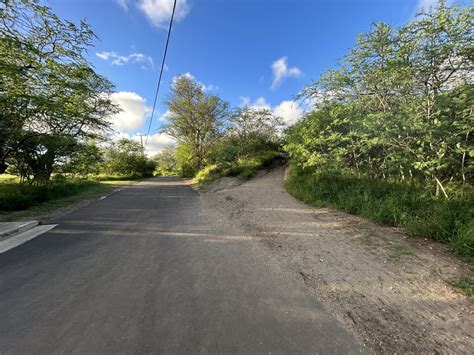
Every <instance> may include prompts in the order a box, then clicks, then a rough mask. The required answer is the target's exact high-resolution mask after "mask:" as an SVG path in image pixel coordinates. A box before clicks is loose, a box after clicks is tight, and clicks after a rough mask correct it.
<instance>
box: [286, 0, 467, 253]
mask: <svg viewBox="0 0 474 355" xmlns="http://www.w3.org/2000/svg"><path fill="white" fill-rule="evenodd" d="M473 11H474V9H473V7H472V6H471V7H465V8H460V7H457V6H454V7H446V6H445V3H444V2H443V1H441V2H440V3H439V6H438V8H437V9H436V11H433V12H431V13H428V14H423V15H421V16H419V17H418V18H417V19H416V20H415V21H413V22H411V23H409V24H407V25H405V26H403V27H401V28H392V27H390V26H388V25H387V24H384V23H379V24H375V25H374V26H373V28H372V30H371V31H370V32H369V33H365V34H362V35H360V36H359V38H358V40H357V43H356V45H355V46H354V47H353V48H352V49H351V50H350V51H349V53H348V54H347V55H346V56H345V57H344V60H343V63H342V65H341V66H340V67H339V68H337V69H332V70H329V71H327V72H326V73H324V74H323V75H322V77H321V78H320V79H319V80H318V81H316V82H313V83H311V84H309V85H308V86H306V88H305V89H304V91H303V92H302V93H301V97H302V98H304V99H305V100H307V101H309V102H311V103H312V104H313V105H314V107H315V108H314V110H312V111H311V112H309V113H308V114H307V115H306V116H305V117H304V118H303V119H302V120H301V121H300V122H298V123H297V124H296V125H294V126H293V127H291V128H290V129H289V130H288V131H287V134H286V137H285V141H286V143H285V149H286V150H287V152H288V154H289V156H290V158H291V162H292V168H291V174H290V177H289V180H288V181H287V188H288V191H289V192H290V193H292V194H294V195H295V196H296V197H298V198H300V199H302V200H304V201H306V202H308V203H311V204H313V205H315V206H331V207H336V208H340V209H342V210H344V211H347V212H349V213H354V214H359V215H362V216H364V217H367V218H370V219H372V220H373V221H375V222H378V223H385V224H390V225H394V226H399V227H403V228H405V229H406V231H407V232H408V233H409V234H412V235H419V236H424V237H428V238H433V239H436V240H439V241H441V242H445V243H448V244H450V245H451V246H452V247H453V249H454V250H455V251H456V252H457V253H458V254H460V255H463V256H466V257H471V258H472V257H473V256H474V198H473V197H474V195H473V188H472V177H473V165H472V158H473V156H474V145H473V143H474V141H473V132H472V129H473V127H474V117H473V108H474V66H473V57H472V53H473V43H474V34H473V31H472V23H473Z"/></svg>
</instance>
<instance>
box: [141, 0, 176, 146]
mask: <svg viewBox="0 0 474 355" xmlns="http://www.w3.org/2000/svg"><path fill="white" fill-rule="evenodd" d="M176 2H177V0H174V4H173V12H172V13H171V19H170V26H169V28H168V36H167V37H166V45H165V52H164V53H163V60H162V62H161V69H160V76H159V78H158V85H157V86H156V92H155V100H154V101H153V110H152V111H151V117H150V123H149V124H148V131H147V133H146V138H145V145H144V147H146V144H147V143H148V137H149V136H150V130H151V123H152V122H153V116H154V115H155V107H156V100H157V98H158V92H159V91H160V84H161V77H162V76H163V69H164V67H165V60H166V53H168V43H169V42H170V35H171V28H172V27H173V19H174V12H175V10H176Z"/></svg>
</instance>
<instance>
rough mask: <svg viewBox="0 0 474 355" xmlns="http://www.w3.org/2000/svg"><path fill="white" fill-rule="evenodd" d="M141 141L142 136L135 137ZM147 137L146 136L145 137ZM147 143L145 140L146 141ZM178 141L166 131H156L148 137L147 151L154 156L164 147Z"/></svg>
mask: <svg viewBox="0 0 474 355" xmlns="http://www.w3.org/2000/svg"><path fill="white" fill-rule="evenodd" d="M133 139H134V140H136V141H137V142H140V136H135V137H133ZM143 139H145V137H143ZM144 143H145V142H144ZM174 143H176V140H175V139H174V138H173V137H171V136H170V135H168V134H166V133H156V134H153V135H151V136H149V137H148V141H147V144H146V147H145V152H146V153H147V155H148V156H153V155H155V154H157V153H159V152H160V151H161V150H163V148H164V147H166V146H168V145H170V144H174Z"/></svg>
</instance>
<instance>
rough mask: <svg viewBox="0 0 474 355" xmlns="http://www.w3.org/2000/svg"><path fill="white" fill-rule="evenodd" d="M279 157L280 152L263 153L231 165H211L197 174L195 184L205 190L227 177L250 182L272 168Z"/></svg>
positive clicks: (241, 159)
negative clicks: (256, 175) (211, 184)
mask: <svg viewBox="0 0 474 355" xmlns="http://www.w3.org/2000/svg"><path fill="white" fill-rule="evenodd" d="M277 157H278V152H263V153H260V154H256V155H255V156H252V157H246V158H239V159H237V160H236V161H234V162H231V163H221V164H211V165H208V166H207V167H205V168H204V169H202V170H200V171H199V172H198V173H197V174H196V176H195V177H194V179H193V183H194V184H195V185H196V186H197V187H198V188H203V187H205V186H207V185H209V184H210V183H211V182H213V181H215V180H217V179H219V178H222V177H225V176H235V177H238V178H239V179H241V180H248V179H250V178H251V177H252V176H254V175H255V174H256V173H257V172H258V171H259V170H261V169H263V168H266V167H269V166H271V165H272V164H273V163H274V161H275V159H276V158H277Z"/></svg>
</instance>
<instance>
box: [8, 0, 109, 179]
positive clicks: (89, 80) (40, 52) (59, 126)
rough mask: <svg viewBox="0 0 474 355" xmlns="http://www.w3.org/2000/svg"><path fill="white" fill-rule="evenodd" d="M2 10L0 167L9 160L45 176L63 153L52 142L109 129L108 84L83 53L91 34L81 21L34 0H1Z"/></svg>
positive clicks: (49, 173)
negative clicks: (45, 150)
mask: <svg viewBox="0 0 474 355" xmlns="http://www.w3.org/2000/svg"><path fill="white" fill-rule="evenodd" d="M0 11H1V22H0V76H1V78H2V79H1V82H0V107H1V110H0V128H1V130H0V132H1V133H0V173H2V172H4V170H5V168H6V166H7V162H10V163H15V164H22V166H24V165H25V164H26V165H30V168H31V167H32V166H33V165H34V166H36V168H34V169H30V170H31V171H35V172H36V173H38V174H39V175H41V178H38V179H36V180H44V179H49V176H50V175H51V171H52V168H53V166H54V164H55V163H56V162H58V161H59V160H61V159H62V158H63V156H64V154H65V150H64V149H63V147H60V146H57V147H56V145H55V144H52V143H51V142H53V141H54V140H55V139H57V140H58V141H60V140H62V139H66V140H68V141H71V140H74V141H76V143H80V142H81V141H84V140H86V139H87V138H88V137H93V136H97V135H99V134H101V133H102V132H104V131H106V130H107V129H108V127H109V122H108V121H107V118H106V117H107V116H108V115H110V114H111V113H113V112H116V111H117V107H116V106H114V105H113V104H112V103H111V101H110V99H109V96H108V93H110V92H111V90H112V89H113V86H112V84H111V83H110V82H109V81H108V80H107V79H105V78H104V77H102V76H100V75H98V74H97V73H95V72H94V70H93V69H92V67H91V66H90V64H89V63H88V62H87V60H86V59H85V57H84V53H85V51H86V49H87V48H88V47H89V46H91V44H92V40H93V38H94V37H95V35H94V33H93V32H92V30H91V29H90V27H89V26H88V25H87V24H86V23H85V22H84V21H82V22H81V23H80V24H79V25H75V24H74V23H71V22H68V21H63V20H61V19H59V18H58V17H57V16H56V15H55V14H54V13H53V12H52V11H51V10H50V9H49V8H48V7H46V6H41V5H39V2H38V1H36V0H3V1H2V2H1V3H0ZM35 144H36V148H35ZM45 146H48V147H49V148H48V153H47V154H46V156H47V159H46V156H44V155H42V154H40V153H41V152H42V150H43V149H42V148H43V147H45ZM67 146H68V147H72V146H73V145H70V144H68V145H67ZM76 146H78V145H77V144H76ZM27 152H29V153H27ZM26 154H30V155H29V156H27V155H26ZM22 157H23V158H24V159H25V160H23V161H21V162H20V161H19V159H21V158H22ZM35 157H37V158H41V159H40V160H41V162H40V161H37V162H34V159H35ZM44 159H46V160H44ZM39 166H42V167H43V168H41V169H39V168H38V167H39ZM18 170H23V169H18ZM39 170H42V171H39Z"/></svg>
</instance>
